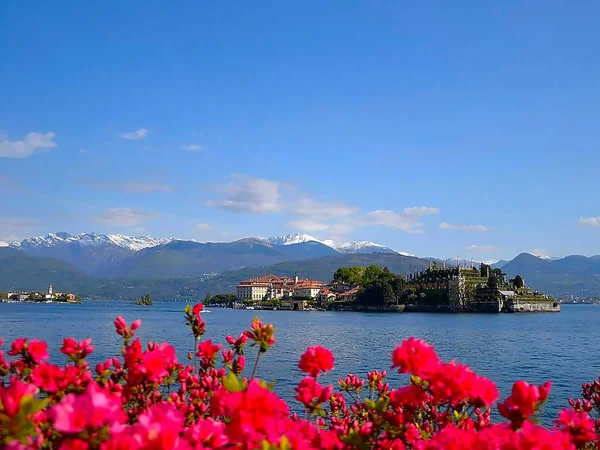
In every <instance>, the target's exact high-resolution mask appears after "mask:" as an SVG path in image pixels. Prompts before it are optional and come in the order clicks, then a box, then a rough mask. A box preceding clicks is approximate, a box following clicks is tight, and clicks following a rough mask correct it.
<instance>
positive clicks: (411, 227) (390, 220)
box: [357, 206, 439, 233]
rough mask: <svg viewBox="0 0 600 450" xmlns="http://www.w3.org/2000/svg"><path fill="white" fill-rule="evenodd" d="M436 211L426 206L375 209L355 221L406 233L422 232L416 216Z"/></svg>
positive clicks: (436, 211) (421, 226) (421, 225)
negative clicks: (393, 209) (394, 209)
mask: <svg viewBox="0 0 600 450" xmlns="http://www.w3.org/2000/svg"><path fill="white" fill-rule="evenodd" d="M438 212H439V210H438V209H437V208H430V207H426V206H419V207H412V208H405V209H404V210H402V212H395V211H390V210H387V209H377V210H375V211H370V212H368V213H366V214H364V215H363V216H360V217H358V219H357V223H358V224H360V225H362V226H372V225H382V226H385V227H388V228H397V229H399V230H402V231H406V232H408V233H422V232H423V230H422V228H423V224H422V223H420V222H419V221H418V220H417V218H419V217H422V216H425V215H428V214H436V213H438Z"/></svg>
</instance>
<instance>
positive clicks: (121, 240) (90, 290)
mask: <svg viewBox="0 0 600 450" xmlns="http://www.w3.org/2000/svg"><path fill="white" fill-rule="evenodd" d="M430 260H431V258H417V257H414V256H413V255H408V254H406V253H402V252H398V251H395V250H393V249H390V248H389V247H385V246H383V245H380V244H376V243H373V242H368V241H364V242H351V243H348V244H343V245H335V244H334V243H332V242H331V241H320V240H319V239H316V238H314V237H313V236H310V235H306V234H300V233H297V234H291V235H287V236H280V237H274V238H266V239H263V238H246V239H241V240H238V241H235V242H221V243H211V242H196V241H190V240H178V239H172V238H152V237H145V236H138V237H131V236H125V235H121V234H114V235H103V234H96V233H81V234H77V235H70V234H68V233H64V232H59V233H53V234H48V235H46V236H40V237H32V238H28V239H24V240H22V241H20V242H13V243H10V244H6V243H4V244H0V291H5V290H14V289H22V290H33V289H38V290H39V289H45V288H46V287H47V285H48V284H54V285H56V286H57V287H58V286H60V287H59V289H63V290H72V291H75V292H78V293H80V294H81V295H84V296H89V297H96V298H102V297H105V298H106V297H108V298H132V297H135V296H136V295H138V294H139V295H141V294H143V293H145V291H149V292H152V293H153V295H156V296H159V295H163V296H164V298H186V297H188V296H196V295H201V294H202V293H205V291H208V290H210V291H211V292H213V293H214V292H227V291H231V290H232V289H233V288H234V286H235V283H237V281H239V280H240V279H244V278H247V277H250V276H259V275H263V274H266V273H269V272H273V273H278V274H286V275H291V274H293V273H295V272H297V273H299V274H300V275H301V276H304V277H311V278H315V279H321V280H324V281H328V280H330V279H331V276H332V274H333V272H334V271H335V270H336V269H337V268H338V267H341V266H348V265H358V266H367V265H369V264H379V265H382V266H387V267H389V268H390V270H392V271H395V272H397V273H403V274H408V273H410V272H411V271H413V270H415V269H416V270H420V269H422V268H423V267H426V266H427V265H428V264H429V261H430ZM437 261H438V262H443V261H441V260H437ZM452 263H455V260H454V261H453V260H447V261H446V264H448V265H451V264H452ZM461 263H462V264H466V262H464V261H462V262H461ZM469 263H470V262H469ZM493 266H494V267H501V268H502V270H503V271H505V272H506V273H507V275H508V276H509V277H513V276H515V275H517V274H519V275H521V276H523V277H524V278H525V281H526V283H527V284H528V285H530V286H531V287H533V288H535V289H538V290H540V291H542V292H546V293H549V294H551V295H554V296H557V297H565V296H570V295H574V296H578V297H591V296H600V256H592V257H585V256H577V255H574V256H568V257H565V258H540V257H536V256H533V255H531V254H528V253H522V254H520V255H518V256H517V257H516V258H514V259H513V260H511V261H499V262H497V263H496V264H494V265H493ZM157 298H160V297H157Z"/></svg>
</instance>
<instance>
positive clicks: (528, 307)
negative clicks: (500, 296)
mask: <svg viewBox="0 0 600 450" xmlns="http://www.w3.org/2000/svg"><path fill="white" fill-rule="evenodd" d="M506 311H507V312H560V303H558V302H555V301H553V300H508V301H507V302H506Z"/></svg>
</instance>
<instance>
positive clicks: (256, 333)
mask: <svg viewBox="0 0 600 450" xmlns="http://www.w3.org/2000/svg"><path fill="white" fill-rule="evenodd" d="M274 334H275V327H274V326H273V325H271V324H268V325H264V324H263V323H262V322H261V321H260V319H259V318H258V317H255V318H254V319H252V327H251V330H250V331H244V335H245V336H246V337H247V338H249V339H252V340H253V341H254V343H255V344H256V345H258V346H259V347H260V351H261V352H263V353H264V352H266V351H267V350H269V348H270V347H271V345H273V344H274V343H275V338H274V337H273V335H274Z"/></svg>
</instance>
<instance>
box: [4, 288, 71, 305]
mask: <svg viewBox="0 0 600 450" xmlns="http://www.w3.org/2000/svg"><path fill="white" fill-rule="evenodd" d="M0 302H3V303H80V302H81V298H80V297H79V296H78V295H76V294H74V293H72V292H56V291H54V288H53V287H52V285H50V286H49V287H48V290H47V291H45V292H40V291H19V292H6V293H5V295H2V298H0Z"/></svg>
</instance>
